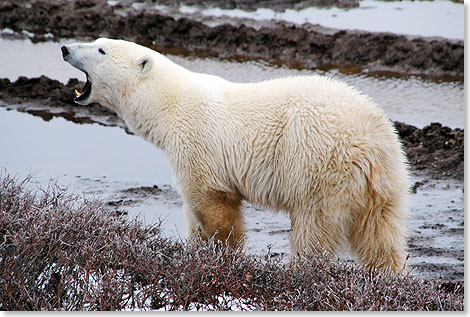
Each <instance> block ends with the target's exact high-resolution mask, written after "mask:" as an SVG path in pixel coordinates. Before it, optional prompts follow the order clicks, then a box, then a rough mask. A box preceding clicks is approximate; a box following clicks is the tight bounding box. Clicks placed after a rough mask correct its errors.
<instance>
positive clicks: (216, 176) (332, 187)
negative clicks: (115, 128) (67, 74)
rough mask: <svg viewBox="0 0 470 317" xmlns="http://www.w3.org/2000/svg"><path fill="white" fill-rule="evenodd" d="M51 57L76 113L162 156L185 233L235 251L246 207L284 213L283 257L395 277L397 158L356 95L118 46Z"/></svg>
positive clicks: (313, 80)
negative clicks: (234, 77) (114, 117)
mask: <svg viewBox="0 0 470 317" xmlns="http://www.w3.org/2000/svg"><path fill="white" fill-rule="evenodd" d="M62 54H63V56H64V59H65V60H66V61H67V62H69V63H70V64H72V65H73V66H75V67H76V68H78V69H80V70H82V71H83V72H85V73H86V75H87V83H86V85H85V87H84V89H83V91H82V92H81V93H79V92H77V97H76V98H75V101H76V102H77V103H78V104H82V105H85V104H89V103H91V102H98V103H100V104H101V105H103V106H105V107H107V108H110V109H112V110H114V111H115V112H116V113H117V114H118V115H119V116H120V117H121V118H122V119H123V120H124V121H125V122H126V124H127V126H128V127H129V128H130V129H131V130H132V131H133V132H134V133H135V134H137V135H140V136H142V137H143V138H145V139H146V140H148V141H149V142H151V143H153V144H155V145H156V146H158V147H160V148H162V149H163V150H164V152H165V153H166V156H167V158H168V161H169V163H170V166H171V169H172V171H173V173H174V176H175V182H176V184H175V185H176V187H177V188H178V190H179V192H180V194H181V195H182V197H183V200H184V210H185V212H186V215H187V219H188V224H189V227H190V232H194V231H196V230H197V231H199V232H200V233H201V235H202V236H203V238H206V239H207V238H210V237H212V236H215V238H216V239H218V240H221V241H228V243H229V244H231V245H234V244H235V243H236V242H238V241H243V231H244V230H243V216H242V213H241V211H240V207H241V202H242V200H247V201H249V202H251V203H253V204H256V205H261V206H266V207H270V208H272V209H273V210H276V211H278V210H283V211H285V212H287V213H288V215H289V217H290V220H291V227H292V232H291V249H292V254H298V253H302V252H317V251H318V250H319V249H320V248H324V249H326V250H327V251H329V252H330V253H334V252H335V251H337V250H338V248H339V247H341V246H342V245H343V244H344V243H347V244H348V245H349V246H350V250H351V251H352V254H353V255H355V256H356V257H357V258H358V260H359V261H360V262H362V263H363V264H364V265H365V266H366V267H376V268H379V269H383V270H392V271H399V270H401V269H402V268H403V265H404V262H405V255H406V252H405V244H406V226H405V221H406V217H407V214H408V206H407V205H408V188H409V183H408V170H407V165H406V159H405V155H404V154H403V152H402V150H401V145H400V142H399V140H398V137H397V134H396V132H395V130H394V128H393V126H392V123H391V122H390V121H389V120H388V119H387V118H386V116H385V115H384V113H383V111H382V110H381V109H380V108H378V107H377V106H376V104H375V103H374V102H373V101H371V99H369V98H368V97H367V96H365V95H362V94H360V93H359V92H357V91H356V90H355V89H353V88H351V87H350V86H348V85H346V84H344V83H341V82H338V81H335V80H332V79H328V78H326V77H321V76H305V77H300V76H299V77H290V78H283V79H276V80H269V81H264V82H260V83H249V84H241V83H233V82H229V81H227V80H224V79H222V78H219V77H217V76H212V75H206V74H200V73H194V72H191V71H189V70H187V69H185V68H183V67H181V66H179V65H176V64H174V63H173V62H171V61H170V60H169V59H167V58H166V57H164V56H163V55H161V54H159V53H157V52H155V51H153V50H151V49H149V48H146V47H143V46H140V45H137V44H135V43H131V42H126V41H122V40H111V39H104V38H102V39H98V40H96V41H95V42H93V43H83V44H82V43H77V44H72V45H67V46H63V47H62Z"/></svg>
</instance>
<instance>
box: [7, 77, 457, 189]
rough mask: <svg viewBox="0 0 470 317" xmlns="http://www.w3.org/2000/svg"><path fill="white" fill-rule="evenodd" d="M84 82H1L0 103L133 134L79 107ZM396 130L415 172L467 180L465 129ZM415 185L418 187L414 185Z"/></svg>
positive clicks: (104, 113)
mask: <svg viewBox="0 0 470 317" xmlns="http://www.w3.org/2000/svg"><path fill="white" fill-rule="evenodd" d="M83 86H84V83H83V82H80V81H78V80H76V79H71V80H70V81H69V82H68V83H67V84H66V85H64V84H62V83H61V82H59V81H57V80H53V79H50V78H48V77H45V76H41V77H39V78H25V77H20V78H18V80H16V81H14V82H11V81H10V80H9V79H0V102H1V103H2V104H3V106H8V107H10V108H16V109H17V110H20V111H24V112H28V113H30V114H33V115H37V116H40V117H42V118H43V119H44V120H46V121H48V120H50V119H51V118H52V117H54V116H55V117H63V118H65V119H67V120H70V121H73V122H76V123H99V124H102V125H106V126H119V127H122V128H124V129H126V131H127V132H128V133H130V132H129V131H128V129H127V127H126V126H125V124H124V122H123V121H122V120H121V119H120V118H119V117H118V116H117V115H116V114H115V113H114V112H112V111H110V110H107V109H106V108H104V107H102V106H100V105H98V104H91V105H89V106H86V107H77V106H76V105H75V104H74V102H73V99H74V98H75V94H74V90H75V89H77V90H79V91H80V90H81V89H82V87H83ZM395 127H396V129H397V131H398V134H399V135H400V138H401V140H402V142H403V145H404V150H405V152H406V154H407V156H408V159H409V162H410V165H411V167H412V169H413V170H414V171H415V172H416V173H420V174H423V173H424V174H426V175H428V176H430V177H433V178H454V179H457V180H463V178H464V130H463V129H459V128H455V129H451V128H449V127H445V126H442V124H440V123H431V124H429V125H428V126H425V127H424V128H422V129H420V128H417V127H414V126H412V125H408V124H406V123H403V122H395ZM415 186H418V185H416V184H415Z"/></svg>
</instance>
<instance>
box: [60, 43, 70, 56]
mask: <svg viewBox="0 0 470 317" xmlns="http://www.w3.org/2000/svg"><path fill="white" fill-rule="evenodd" d="M60 50H61V51H62V57H63V58H65V57H66V56H67V55H69V54H70V52H69V49H68V48H67V46H65V45H63V46H62V47H61V48H60Z"/></svg>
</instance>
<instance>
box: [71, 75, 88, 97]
mask: <svg viewBox="0 0 470 317" xmlns="http://www.w3.org/2000/svg"><path fill="white" fill-rule="evenodd" d="M86 75H87V76H86V83H85V86H84V87H83V89H82V91H81V92H79V91H78V90H76V89H75V95H76V97H75V100H76V101H80V100H85V99H86V98H88V96H89V95H90V92H91V81H90V80H89V79H88V74H86Z"/></svg>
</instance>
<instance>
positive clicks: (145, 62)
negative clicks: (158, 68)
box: [135, 55, 153, 74]
mask: <svg viewBox="0 0 470 317" xmlns="http://www.w3.org/2000/svg"><path fill="white" fill-rule="evenodd" d="M135 66H136V67H137V68H138V69H139V71H141V72H142V74H145V73H147V72H148V71H149V70H151V69H152V66H153V59H152V56H150V55H144V56H142V57H139V58H138V59H137V60H136V61H135Z"/></svg>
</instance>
